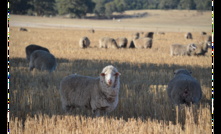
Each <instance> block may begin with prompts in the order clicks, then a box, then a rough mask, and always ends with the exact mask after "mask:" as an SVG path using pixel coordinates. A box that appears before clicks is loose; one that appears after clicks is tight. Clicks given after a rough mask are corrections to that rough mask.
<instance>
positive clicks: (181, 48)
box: [170, 44, 197, 56]
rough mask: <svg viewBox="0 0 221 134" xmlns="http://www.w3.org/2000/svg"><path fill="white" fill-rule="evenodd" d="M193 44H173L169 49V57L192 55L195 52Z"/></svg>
mask: <svg viewBox="0 0 221 134" xmlns="http://www.w3.org/2000/svg"><path fill="white" fill-rule="evenodd" d="M196 48H197V47H196V45H195V44H189V45H181V44H173V45H171V47H170V55H171V56H176V55H188V56H190V55H192V53H193V52H194V51H195V50H196Z"/></svg>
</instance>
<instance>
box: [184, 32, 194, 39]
mask: <svg viewBox="0 0 221 134" xmlns="http://www.w3.org/2000/svg"><path fill="white" fill-rule="evenodd" d="M185 39H193V36H192V34H191V33H190V32H188V33H186V34H185Z"/></svg>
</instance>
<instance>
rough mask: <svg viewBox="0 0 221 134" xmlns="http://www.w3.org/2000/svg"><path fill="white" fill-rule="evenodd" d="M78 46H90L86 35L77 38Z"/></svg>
mask: <svg viewBox="0 0 221 134" xmlns="http://www.w3.org/2000/svg"><path fill="white" fill-rule="evenodd" d="M79 46H80V47H81V48H87V47H89V46H90V40H89V39H88V37H86V36H84V37H82V38H80V40H79Z"/></svg>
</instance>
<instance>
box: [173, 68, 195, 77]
mask: <svg viewBox="0 0 221 134" xmlns="http://www.w3.org/2000/svg"><path fill="white" fill-rule="evenodd" d="M178 74H186V75H191V74H192V72H191V71H188V70H186V69H176V70H175V71H174V75H175V76H176V75H178Z"/></svg>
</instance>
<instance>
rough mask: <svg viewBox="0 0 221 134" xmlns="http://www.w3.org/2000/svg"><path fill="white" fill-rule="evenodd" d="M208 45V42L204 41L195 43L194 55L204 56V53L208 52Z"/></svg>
mask: <svg viewBox="0 0 221 134" xmlns="http://www.w3.org/2000/svg"><path fill="white" fill-rule="evenodd" d="M209 46H210V42H208V41H204V42H201V43H200V44H198V45H197V49H196V52H195V55H196V56H205V54H206V53H207V52H208V48H209Z"/></svg>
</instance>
